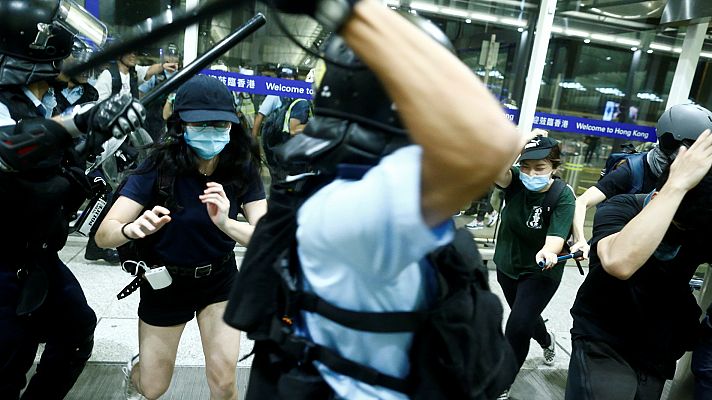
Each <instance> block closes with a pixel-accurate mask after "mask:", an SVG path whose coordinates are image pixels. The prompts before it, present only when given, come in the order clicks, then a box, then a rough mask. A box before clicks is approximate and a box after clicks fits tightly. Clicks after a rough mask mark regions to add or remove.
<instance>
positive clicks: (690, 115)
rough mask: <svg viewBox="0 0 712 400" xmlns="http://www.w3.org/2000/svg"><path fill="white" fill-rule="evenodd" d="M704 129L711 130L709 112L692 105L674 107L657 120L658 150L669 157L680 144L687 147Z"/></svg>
mask: <svg viewBox="0 0 712 400" xmlns="http://www.w3.org/2000/svg"><path fill="white" fill-rule="evenodd" d="M706 129H710V130H712V112H710V110H708V109H706V108H704V107H702V106H699V105H697V104H694V103H687V104H678V105H674V106H672V107H670V108H668V109H667V110H665V112H663V114H662V115H661V116H660V119H658V125H657V135H658V142H659V147H660V150H662V151H663V153H665V154H666V155H668V156H670V155H672V154H674V153H675V152H676V151H677V149H678V148H679V147H680V145H682V144H684V145H686V146H688V147H689V146H690V145H691V144H692V142H694V141H695V140H697V138H698V137H699V136H700V134H701V133H702V132H704V131H705V130H706Z"/></svg>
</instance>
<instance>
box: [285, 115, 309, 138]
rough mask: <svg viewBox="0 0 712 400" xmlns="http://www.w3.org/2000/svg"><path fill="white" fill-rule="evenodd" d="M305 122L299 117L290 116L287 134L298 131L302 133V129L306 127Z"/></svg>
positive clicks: (292, 134) (294, 133)
mask: <svg viewBox="0 0 712 400" xmlns="http://www.w3.org/2000/svg"><path fill="white" fill-rule="evenodd" d="M306 126H307V124H303V123H302V121H301V120H299V118H290V119H289V135H290V136H294V135H296V134H298V133H302V131H303V130H304V127H306Z"/></svg>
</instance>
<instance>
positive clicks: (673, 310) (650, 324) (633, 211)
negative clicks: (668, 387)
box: [571, 194, 712, 379]
mask: <svg viewBox="0 0 712 400" xmlns="http://www.w3.org/2000/svg"><path fill="white" fill-rule="evenodd" d="M639 197H640V196H636V195H633V194H624V195H619V196H615V197H613V198H612V199H610V200H608V201H607V202H606V203H604V205H602V207H600V208H599V209H598V211H597V212H596V217H595V219H594V226H593V238H592V240H591V251H590V253H589V254H590V262H589V273H588V275H587V276H586V280H585V281H584V282H583V284H582V285H581V287H580V288H579V291H578V294H577V295H576V300H575V302H574V305H573V307H572V308H571V315H572V316H573V318H574V325H573V328H572V329H571V335H572V338H573V339H577V338H585V339H588V340H594V341H602V342H605V343H607V344H608V345H610V346H611V347H613V348H614V349H615V350H616V351H618V352H619V353H620V354H621V355H623V357H625V358H626V360H627V361H628V362H629V363H630V364H631V365H633V366H635V367H637V368H641V369H643V370H645V371H648V372H652V373H656V374H658V375H661V376H663V377H665V378H667V379H672V377H673V374H674V372H675V361H676V360H677V359H678V358H680V357H681V356H682V354H683V353H684V351H686V350H691V346H692V344H693V342H694V334H695V332H696V329H697V327H698V326H699V322H698V321H699V316H700V308H699V307H698V306H697V302H696V301H695V298H694V297H693V296H692V293H691V291H690V287H689V281H690V278H691V277H692V275H693V273H694V272H695V269H696V268H697V267H698V266H699V265H700V264H702V263H704V262H705V261H707V260H710V259H711V258H712V257H711V256H710V254H709V253H707V252H704V251H700V250H701V249H704V248H706V243H705V242H707V241H708V240H709V239H708V238H709V235H708V234H700V233H699V232H698V233H696V234H694V235H692V234H689V235H687V236H686V237H685V239H683V240H682V242H683V243H684V244H683V245H681V246H680V249H679V251H678V252H677V255H676V256H675V257H674V258H673V259H672V260H670V261H660V260H658V259H657V258H656V257H655V255H653V256H651V257H650V258H649V259H648V261H646V262H645V264H644V265H643V266H642V267H641V268H640V269H639V270H638V271H637V272H636V273H635V274H633V276H631V277H630V278H629V279H628V280H625V281H624V280H619V279H617V278H614V277H613V276H611V275H609V274H608V273H607V272H606V271H605V270H604V269H603V267H602V266H601V261H600V259H599V258H598V254H597V245H598V242H599V241H600V240H601V239H603V238H605V237H607V236H610V235H612V234H614V233H617V232H620V231H621V230H622V229H623V227H624V226H625V225H626V224H627V223H628V222H629V221H630V220H632V219H633V218H634V217H635V216H636V215H638V213H639V212H640V211H641V210H642V207H643V206H642V200H641V199H640V198H639ZM671 229H675V228H674V227H673V228H671ZM670 232H672V231H669V232H668V233H670ZM666 237H668V236H667V235H666Z"/></svg>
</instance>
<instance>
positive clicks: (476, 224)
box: [465, 220, 485, 229]
mask: <svg viewBox="0 0 712 400" xmlns="http://www.w3.org/2000/svg"><path fill="white" fill-rule="evenodd" d="M465 226H466V227H468V228H469V229H484V227H485V224H484V222H482V221H478V220H474V221H472V222H470V223H469V224H467V225H465Z"/></svg>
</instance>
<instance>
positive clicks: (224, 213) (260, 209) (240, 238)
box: [199, 182, 267, 246]
mask: <svg viewBox="0 0 712 400" xmlns="http://www.w3.org/2000/svg"><path fill="white" fill-rule="evenodd" d="M199 198H200V201H201V202H202V203H203V204H205V205H206V207H207V209H208V215H209V216H210V219H211V220H212V221H213V223H214V224H215V226H217V227H218V228H219V229H220V230H221V231H223V232H224V233H225V234H226V235H228V236H230V238H232V240H234V241H236V242H237V243H240V244H241V245H243V246H247V245H248V243H249V242H250V238H252V232H254V231H255V225H256V224H257V222H258V221H259V220H260V218H262V216H263V215H264V214H265V213H266V212H267V201H266V200H264V199H262V200H256V201H252V202H249V203H246V204H244V211H245V218H247V221H248V222H241V221H237V220H234V219H232V218H229V217H228V212H229V211H230V200H229V199H228V198H227V195H226V194H225V191H224V189H223V187H222V185H221V184H219V183H216V182H208V184H207V189H205V191H204V192H203V194H202V195H200V197H199Z"/></svg>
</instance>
